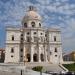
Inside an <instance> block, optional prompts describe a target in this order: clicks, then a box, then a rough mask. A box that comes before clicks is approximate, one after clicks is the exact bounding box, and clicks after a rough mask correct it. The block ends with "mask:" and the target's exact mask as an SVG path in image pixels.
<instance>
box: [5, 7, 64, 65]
mask: <svg viewBox="0 0 75 75" xmlns="http://www.w3.org/2000/svg"><path fill="white" fill-rule="evenodd" d="M6 33H7V34H6V49H5V51H6V52H5V63H8V62H12V63H19V62H24V61H27V62H50V63H56V64H57V63H62V61H63V60H62V42H61V31H60V30H59V29H56V28H44V27H43V26H42V17H41V16H40V15H39V14H38V13H37V12H36V10H35V8H34V7H32V6H31V7H30V9H29V10H28V12H27V14H26V15H25V16H24V18H23V20H22V26H21V27H7V28H6Z"/></svg>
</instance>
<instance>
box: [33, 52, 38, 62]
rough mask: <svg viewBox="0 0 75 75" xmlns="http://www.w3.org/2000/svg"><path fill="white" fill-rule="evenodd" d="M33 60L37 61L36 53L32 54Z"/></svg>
mask: <svg viewBox="0 0 75 75" xmlns="http://www.w3.org/2000/svg"><path fill="white" fill-rule="evenodd" d="M33 61H34V62H37V61H38V56H37V54H36V53H35V54H34V55H33Z"/></svg>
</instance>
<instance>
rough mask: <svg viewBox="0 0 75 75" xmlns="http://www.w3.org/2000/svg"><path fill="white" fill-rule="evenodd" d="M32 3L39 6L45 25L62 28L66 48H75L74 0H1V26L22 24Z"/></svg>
mask: <svg viewBox="0 0 75 75" xmlns="http://www.w3.org/2000/svg"><path fill="white" fill-rule="evenodd" d="M30 5H33V6H35V7H37V10H38V13H40V14H41V16H42V17H43V24H44V26H47V27H56V28H60V29H61V30H62V41H63V42H64V47H63V48H64V49H66V50H68V49H74V48H75V47H74V44H75V43H74V42H75V40H74V38H75V35H74V33H75V3H74V0H72V2H70V0H33V1H31V0H7V1H5V2H4V0H3V1H2V0H0V27H2V26H6V25H10V26H15V25H21V20H22V18H23V16H24V15H25V14H26V12H27V10H28V6H30ZM0 34H1V33H0Z"/></svg>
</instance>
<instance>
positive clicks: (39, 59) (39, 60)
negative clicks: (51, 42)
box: [38, 47, 41, 62]
mask: <svg viewBox="0 0 75 75" xmlns="http://www.w3.org/2000/svg"><path fill="white" fill-rule="evenodd" d="M38 62H41V58H40V48H39V47H38Z"/></svg>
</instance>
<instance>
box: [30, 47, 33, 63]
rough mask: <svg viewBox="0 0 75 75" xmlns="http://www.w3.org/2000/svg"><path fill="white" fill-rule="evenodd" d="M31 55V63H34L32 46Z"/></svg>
mask: <svg viewBox="0 0 75 75" xmlns="http://www.w3.org/2000/svg"><path fill="white" fill-rule="evenodd" d="M30 55H31V57H30V59H31V60H30V62H33V48H32V46H31V51H30Z"/></svg>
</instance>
